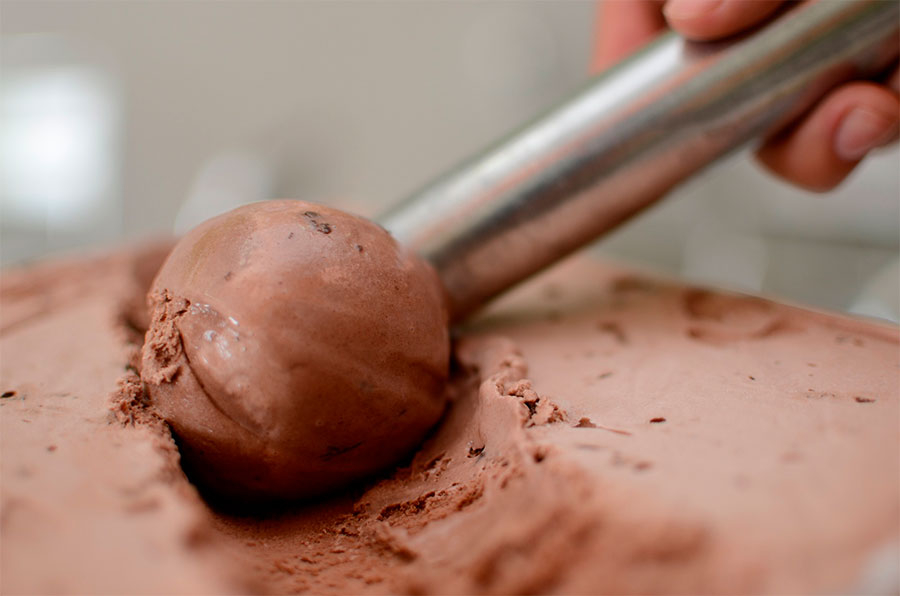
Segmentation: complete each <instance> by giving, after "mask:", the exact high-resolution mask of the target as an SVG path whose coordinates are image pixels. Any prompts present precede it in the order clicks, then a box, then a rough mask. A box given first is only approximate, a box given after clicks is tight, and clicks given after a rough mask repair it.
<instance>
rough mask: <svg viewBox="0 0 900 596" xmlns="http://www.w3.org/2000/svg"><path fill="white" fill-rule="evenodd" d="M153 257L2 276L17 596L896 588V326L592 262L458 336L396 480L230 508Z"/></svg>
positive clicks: (3, 492) (8, 487)
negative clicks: (185, 398)
mask: <svg viewBox="0 0 900 596" xmlns="http://www.w3.org/2000/svg"><path fill="white" fill-rule="evenodd" d="M161 252H163V251H159V250H156V251H155V252H154V251H151V250H140V251H121V252H119V253H117V254H115V255H111V256H101V257H97V258H92V259H88V258H85V259H73V260H68V261H64V262H48V263H44V264H41V265H38V266H35V267H33V268H30V269H25V270H21V271H11V272H6V273H4V275H3V278H2V284H0V285H2V287H0V299H2V309H0V395H2V396H3V397H2V398H0V404H2V405H0V424H2V428H0V430H2V432H0V442H2V445H0V446H2V451H0V458H2V462H0V463H2V468H0V469H2V483H0V509H2V511H0V523H2V536H3V540H2V544H0V555H2V556H0V564H2V569H0V582H2V585H0V590H2V592H4V593H22V592H57V593H58V592H90V593H97V592H105V593H137V592H143V593H151V592H152V593H173V592H181V593H192V594H196V593H227V592H241V593H247V592H268V593H314V594H323V593H324V594H329V593H331V594H337V593H340V594H347V593H353V594H385V593H411V594H427V593H445V594H450V593H453V594H459V593H560V594H573V593H687V592H693V593H716V592H731V593H782V594H783V593H823V592H828V593H833V592H840V593H891V592H896V591H897V588H898V583H897V577H898V575H897V559H898V557H897V550H896V549H897V544H898V538H900V535H898V523H900V511H898V509H900V505H898V503H900V478H898V469H900V461H898V460H900V455H898V453H900V429H898V425H897V419H898V415H900V396H898V382H900V368H898V366H900V349H898V330H897V328H896V327H894V326H889V325H881V324H873V323H869V322H864V321H859V320H854V319H850V318H847V317H844V316H839V315H830V314H822V313H816V312H811V311H807V310H803V309H799V308H795V307H791V306H785V305H782V304H777V303H774V302H770V301H766V300H762V299H758V298H752V297H746V296H736V295H731V294H727V293H720V292H715V291H707V290H700V289H693V288H685V287H683V286H682V285H680V284H677V283H669V282H662V281H659V280H656V279H653V278H648V277H644V276H638V275H635V274H634V273H633V272H631V271H628V270H625V269H622V268H618V267H613V266H610V265H608V264H604V263H598V262H595V261H592V260H590V259H588V258H586V257H578V258H576V259H574V260H570V261H568V262H566V263H562V264H560V266H558V267H556V268H554V270H552V271H550V272H548V273H547V274H545V275H543V276H541V277H539V278H537V279H535V280H533V281H532V282H529V283H528V284H527V285H526V286H525V287H523V288H521V289H520V290H517V291H516V292H514V293H513V294H512V295H510V296H508V297H506V298H504V299H503V300H501V301H500V302H499V303H498V304H496V305H495V306H494V307H492V308H491V310H490V311H488V312H487V313H485V314H484V316H482V317H481V318H480V319H479V320H477V321H474V322H472V323H471V324H470V326H469V327H467V328H465V329H462V330H461V331H460V332H459V338H458V341H456V342H455V347H454V350H453V362H454V364H453V374H452V375H451V380H450V383H449V386H448V390H447V399H448V400H449V402H450V406H449V409H448V410H447V413H446V415H445V416H444V417H443V419H442V420H441V421H440V423H439V424H438V426H437V427H436V429H435V431H434V432H433V434H432V435H431V436H430V437H429V438H427V440H426V442H425V443H424V444H423V445H422V447H421V448H420V449H419V450H418V451H416V453H415V455H414V456H413V457H412V459H411V460H409V461H407V462H405V463H404V465H403V466H402V467H400V468H398V469H395V470H390V471H387V472H385V473H384V474H383V476H381V477H379V478H376V479H375V480H373V481H372V482H370V483H368V484H366V485H364V486H360V487H357V488H353V489H350V490H346V491H342V492H340V493H338V494H335V495H332V496H329V497H327V498H324V499H322V500H320V501H317V502H315V503H305V504H303V505H299V506H297V507H294V508H282V509H278V510H260V511H257V512H256V513H254V514H244V515H235V514H230V513H226V512H224V511H221V510H216V509H215V508H214V507H211V506H210V505H208V504H207V503H206V502H204V501H203V499H202V498H201V497H200V496H199V495H198V493H197V491H196V490H195V489H194V487H193V486H192V485H191V483H190V482H189V481H188V480H187V478H186V477H185V475H184V474H183V473H182V471H181V468H180V467H179V452H178V449H177V446H176V443H175V442H174V441H173V439H172V435H171V433H170V431H169V427H168V426H167V425H166V424H165V423H164V422H163V421H162V420H161V419H160V418H159V417H158V416H156V415H155V414H154V411H153V409H152V408H151V407H150V403H149V401H150V399H149V398H148V395H147V394H146V393H145V392H144V391H142V388H141V383H140V379H139V377H138V375H137V373H136V372H135V371H136V369H137V368H140V366H141V362H140V358H139V350H140V346H141V342H142V341H143V337H144V335H143V333H142V330H141V327H142V324H141V322H140V317H139V316H138V314H136V312H135V311H134V310H133V305H134V301H133V298H134V296H135V295H136V294H135V293H136V292H138V293H140V292H142V291H145V289H143V290H142V289H141V287H140V286H141V283H140V281H139V280H140V279H142V278H146V277H147V276H146V275H139V274H138V273H139V272H141V271H146V270H148V269H150V268H152V267H150V262H152V261H153V259H154V258H158V257H154V255H159V254H161Z"/></svg>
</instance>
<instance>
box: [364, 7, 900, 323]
mask: <svg viewBox="0 0 900 596" xmlns="http://www.w3.org/2000/svg"><path fill="white" fill-rule="evenodd" d="M898 23H900V2H897V1H896V0H820V1H818V2H810V3H805V4H801V5H799V6H796V7H794V8H793V9H791V10H789V11H788V12H787V13H786V14H784V15H783V16H781V17H780V18H777V19H775V20H773V21H771V22H770V23H769V24H767V25H765V26H763V27H761V28H759V29H757V30H755V31H753V32H751V33H749V34H747V35H744V36H742V37H739V38H732V39H729V40H726V41H721V42H713V43H710V42H706V43H701V42H691V41H687V40H684V39H683V38H681V37H680V36H678V35H676V34H674V33H670V34H666V35H663V36H661V37H660V38H659V39H658V40H656V41H655V42H653V43H651V44H650V45H648V46H647V47H646V48H644V49H643V50H641V51H639V52H638V53H637V54H635V55H633V56H631V57H630V58H628V59H627V60H625V61H624V62H622V63H620V64H619V65H617V66H615V67H614V68H611V69H610V70H608V71H607V72H604V73H603V74H601V75H600V76H598V77H596V78H595V79H593V80H592V81H591V82H590V84H589V85H588V86H587V87H586V88H584V89H582V90H580V91H578V92H577V93H575V94H574V95H573V96H572V97H571V98H570V99H568V100H567V101H565V102H563V103H562V104H561V105H559V106H558V107H556V108H554V109H552V110H551V111H549V112H548V113H546V114H545V115H543V116H541V117H540V118H538V119H536V120H534V121H533V122H531V123H529V124H527V125H525V126H524V127H523V128H522V129H520V130H519V131H518V132H516V133H514V134H512V135H511V136H509V137H507V138H506V139H504V140H502V141H501V142H500V143H498V144H497V145H495V146H494V147H492V148H490V149H489V150H487V151H486V152H484V153H482V154H480V155H478V156H477V157H475V158H474V159H472V160H471V161H469V162H467V163H465V164H463V165H462V166H461V167H459V168H458V169H456V170H455V171H453V172H451V173H449V174H448V175H446V176H444V177H442V178H440V179H439V180H437V181H436V182H434V183H433V184H431V185H430V186H428V187H426V188H425V189H423V190H421V191H419V192H418V193H416V194H415V195H413V196H412V197H411V198H409V199H408V200H407V201H404V202H403V203H401V204H400V205H399V207H397V208H396V209H394V210H393V211H391V212H390V213H388V214H387V215H386V216H385V217H383V218H382V219H381V223H382V225H384V227H385V228H387V229H388V230H389V231H390V232H391V233H392V234H393V235H394V236H395V237H396V238H397V239H398V240H400V241H401V242H403V243H405V244H406V245H408V246H410V247H412V248H413V249H414V250H415V251H416V252H418V253H419V255H420V256H422V257H423V258H425V259H426V260H428V261H429V262H430V263H431V264H432V265H433V266H434V267H435V268H436V269H437V271H438V274H439V275H440V277H441V279H442V280H443V283H444V286H445V288H446V290H447V293H448V296H449V300H450V305H451V316H452V318H453V319H459V318H461V317H463V316H465V315H466V314H467V313H469V312H471V311H472V310H474V309H476V308H477V307H479V306H480V305H482V304H483V303H485V302H486V301H487V300H489V299H491V298H493V297H494V296H496V295H497V294H499V293H500V292H502V291H504V290H506V289H507V288H509V287H510V286H512V285H514V284H516V283H517V282H519V281H521V280H523V279H525V278H526V277H528V276H530V275H532V274H533V273H535V272H537V271H538V270H540V269H542V268H543V267H545V266H547V265H549V264H551V263H553V262H555V261H557V260H558V259H560V258H562V257H563V256H565V255H567V254H569V253H570V252H572V251H574V250H575V249H577V248H579V247H581V246H583V245H584V244H586V243H588V242H590V241H591V240H593V239H595V238H596V237H598V236H599V235H601V234H603V233H604V232H606V231H608V230H610V229H611V228H613V227H615V226H617V225H618V224H619V223H621V222H623V221H624V220H626V219H628V218H629V217H631V216H632V215H634V214H636V213H637V212H639V211H640V210H641V209H643V208H644V207H647V206H648V205H650V204H651V203H653V202H654V201H656V200H657V199H659V198H660V197H662V196H663V195H664V194H665V193H667V192H668V191H669V190H671V189H672V188H673V187H674V186H676V185H677V184H678V183H680V182H682V181H684V180H686V179H687V178H689V177H690V176H691V175H693V174H695V173H697V172H699V171H700V170H701V169H703V167H704V166H706V165H708V164H711V163H712V162H714V161H716V160H717V159H719V158H721V157H722V156H724V155H726V154H728V153H729V152H730V151H732V150H734V149H736V148H739V147H741V146H743V145H745V144H746V143H748V142H749V141H751V140H752V139H755V138H758V137H762V136H765V135H768V134H772V133H774V132H777V131H778V130H780V129H781V128H783V127H784V126H785V125H787V124H788V123H790V122H791V121H792V120H794V119H796V118H797V116H799V115H800V114H801V113H803V112H804V111H805V110H807V109H808V108H810V107H811V106H812V105H813V103H815V102H816V100H818V99H819V98H821V97H822V96H823V95H824V94H825V93H826V92H827V91H828V90H829V89H831V88H833V87H835V86H836V85H837V84H839V83H841V82H843V81H846V80H849V79H852V78H868V77H873V76H877V75H878V74H879V73H881V72H883V71H884V70H885V69H886V67H888V66H889V65H890V64H891V63H892V62H893V61H895V60H896V59H897V53H898V40H900V27H898Z"/></svg>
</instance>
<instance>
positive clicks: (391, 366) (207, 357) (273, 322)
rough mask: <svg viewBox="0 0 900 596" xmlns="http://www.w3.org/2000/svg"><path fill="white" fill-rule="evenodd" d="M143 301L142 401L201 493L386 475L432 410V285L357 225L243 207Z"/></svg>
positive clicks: (437, 333) (194, 243) (316, 210)
mask: <svg viewBox="0 0 900 596" xmlns="http://www.w3.org/2000/svg"><path fill="white" fill-rule="evenodd" d="M148 302H149V307H150V311H151V323H150V328H149V330H148V331H147V335H146V340H145V344H144V348H143V354H142V370H141V376H142V379H143V381H144V385H145V387H146V390H147V394H148V396H149V401H150V404H151V407H153V408H154V409H155V411H156V412H157V413H158V414H159V415H160V416H161V417H162V418H163V419H165V420H166V421H167V422H168V424H169V425H170V426H171V429H172V431H173V435H174V436H175V438H176V441H177V442H178V445H179V450H180V452H181V457H182V461H183V465H184V468H185V470H186V471H187V473H188V475H189V476H190V478H191V479H192V481H194V482H195V483H196V484H197V485H198V486H199V487H200V488H201V489H202V490H204V491H207V492H209V493H210V494H214V495H216V496H219V497H225V498H228V499H238V500H248V499H252V500H258V499H296V498H304V497H311V496H315V495H319V494H322V493H326V492H328V491H331V490H333V489H336V488H339V487H341V486H345V485H347V484H349V483H352V482H353V481H355V480H359V479H362V478H365V477H367V476H370V475H372V474H373V473H375V472H377V471H379V470H382V469H384V468H386V467H388V466H390V465H392V464H396V463H397V462H398V461H399V460H400V459H402V458H403V457H404V456H406V455H407V454H409V453H410V451H411V450H413V449H414V448H415V447H416V446H417V445H418V444H419V443H420V442H421V441H422V440H423V438H424V437H425V435H426V434H427V432H428V431H429V429H431V427H432V426H434V424H435V423H436V422H437V421H438V419H439V418H440V416H441V414H442V412H443V410H444V407H445V402H446V399H445V396H444V391H443V390H444V385H445V383H446V380H447V375H448V363H449V333H448V329H447V325H448V313H447V307H446V303H445V298H444V293H443V290H442V287H441V284H440V282H439V280H438V278H437V276H436V274H435V273H434V271H433V269H432V268H431V267H430V266H429V265H428V264H427V263H425V262H424V261H422V260H421V259H420V258H418V257H417V256H416V255H414V254H413V253H411V252H410V251H408V250H406V249H404V247H402V246H400V245H399V244H398V243H397V242H395V241H394V239H393V238H392V237H391V236H390V234H389V233H388V232H386V231H385V230H384V229H383V228H381V227H380V226H378V225H376V224H374V223H372V222H370V221H367V220H365V219H362V218H359V217H355V216H353V215H349V214H346V213H343V212H341V211H338V210H335V209H331V208H328V207H324V206H321V205H315V204H312V203H307V202H303V201H292V200H281V201H267V202H261V203H254V204H250V205H247V206H244V207H240V208H238V209H235V210H233V211H230V212H228V213H225V214H224V215H220V216H218V217H215V218H213V219H211V220H209V221H207V222H205V223H203V224H201V225H200V226H198V227H197V228H195V229H194V230H192V231H191V232H189V233H188V234H187V235H186V236H184V237H183V238H182V239H181V240H180V241H179V242H178V243H177V245H176V246H175V247H174V249H173V250H172V252H171V254H170V255H169V257H168V258H167V260H166V261H165V263H164V264H163V266H162V268H161V269H160V271H159V273H158V274H157V276H156V278H155V280H154V282H153V285H152V288H151V290H150V293H149V295H148Z"/></svg>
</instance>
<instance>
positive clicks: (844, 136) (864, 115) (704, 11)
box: [592, 0, 900, 191]
mask: <svg viewBox="0 0 900 596" xmlns="http://www.w3.org/2000/svg"><path fill="white" fill-rule="evenodd" d="M782 3H783V2H782V0H668V1H663V0H603V1H601V2H600V4H599V7H598V10H597V20H596V25H595V29H594V30H595V42H594V52H593V56H592V70H593V71H594V72H599V71H602V70H603V69H605V68H606V67H608V66H610V65H611V64H614V63H615V62H617V61H618V60H619V59H621V58H623V57H624V56H627V55H628V54H630V53H631V52H633V51H634V50H635V49H637V48H638V47H640V46H641V45H643V44H644V43H646V42H647V41H649V40H650V39H652V38H653V37H655V36H656V35H657V34H658V33H659V32H660V31H662V30H664V29H666V28H667V27H671V28H672V29H674V30H675V31H677V32H678V33H680V34H681V35H683V36H684V37H686V38H688V39H694V40H699V41H707V40H713V39H719V38H722V37H727V36H728V35H731V34H734V33H737V32H739V31H742V30H744V29H747V28H749V27H751V26H753V25H755V24H756V23H759V22H760V21H763V20H765V19H766V18H767V17H769V16H770V15H771V14H772V13H773V12H775V11H776V10H777V9H778V7H779V6H780V5H781V4H782ZM898 94H900V70H898V69H896V68H895V69H894V71H893V73H891V74H890V75H889V76H888V77H886V79H885V81H883V82H877V81H852V82H849V83H844V84H843V85H841V86H839V87H837V88H835V89H833V90H831V91H830V92H829V93H828V94H827V95H826V96H825V97H824V98H822V99H821V100H820V101H819V102H818V103H817V104H816V105H815V106H814V107H813V108H812V109H811V110H810V111H809V112H808V113H807V114H805V115H804V116H803V117H802V118H801V119H800V120H799V121H798V122H796V123H795V124H793V125H792V126H791V127H789V128H788V129H787V130H785V131H783V132H781V133H779V134H777V135H776V136H774V137H772V138H769V139H767V140H766V142H765V143H764V144H763V145H762V147H761V148H760V149H759V150H758V151H757V153H756V156H757V158H758V159H759V161H760V162H761V163H762V164H763V165H764V166H766V167H767V168H768V169H769V170H771V171H772V172H773V173H775V174H776V175H778V176H780V177H782V178H784V179H785V180H788V181H790V182H792V183H793V184H796V185H797V186H800V187H803V188H806V189H809V190H814V191H825V190H829V189H831V188H834V187H835V186H837V185H838V184H839V183H840V182H841V181H842V180H843V179H844V178H845V177H846V176H847V175H848V174H849V173H850V172H851V171H852V170H853V168H854V167H856V165H857V164H858V163H859V162H860V161H861V160H862V159H863V157H865V156H866V154H867V153H869V151H871V150H872V149H875V148H876V147H881V146H883V145H886V144H888V143H890V142H892V141H894V140H896V139H897V136H898V121H900V97H898Z"/></svg>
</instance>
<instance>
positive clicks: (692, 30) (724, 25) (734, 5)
mask: <svg viewBox="0 0 900 596" xmlns="http://www.w3.org/2000/svg"><path fill="white" fill-rule="evenodd" d="M781 4H782V1H781V0H669V1H668V2H666V5H665V7H664V8H663V13H664V14H665V16H666V20H667V21H668V23H669V26H671V27H672V29H674V30H676V31H678V32H679V33H681V34H682V35H684V36H685V37H687V38H688V39H696V40H701V41H705V40H710V39H718V38H721V37H727V36H729V35H731V34H733V33H737V32H738V31H743V30H744V29H746V28H748V27H751V26H753V25H755V24H756V23H759V22H761V21H763V20H765V18H766V17H768V16H769V15H771V14H772V13H773V12H775V10H776V9H777V8H778V7H779V6H780V5H781Z"/></svg>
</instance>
